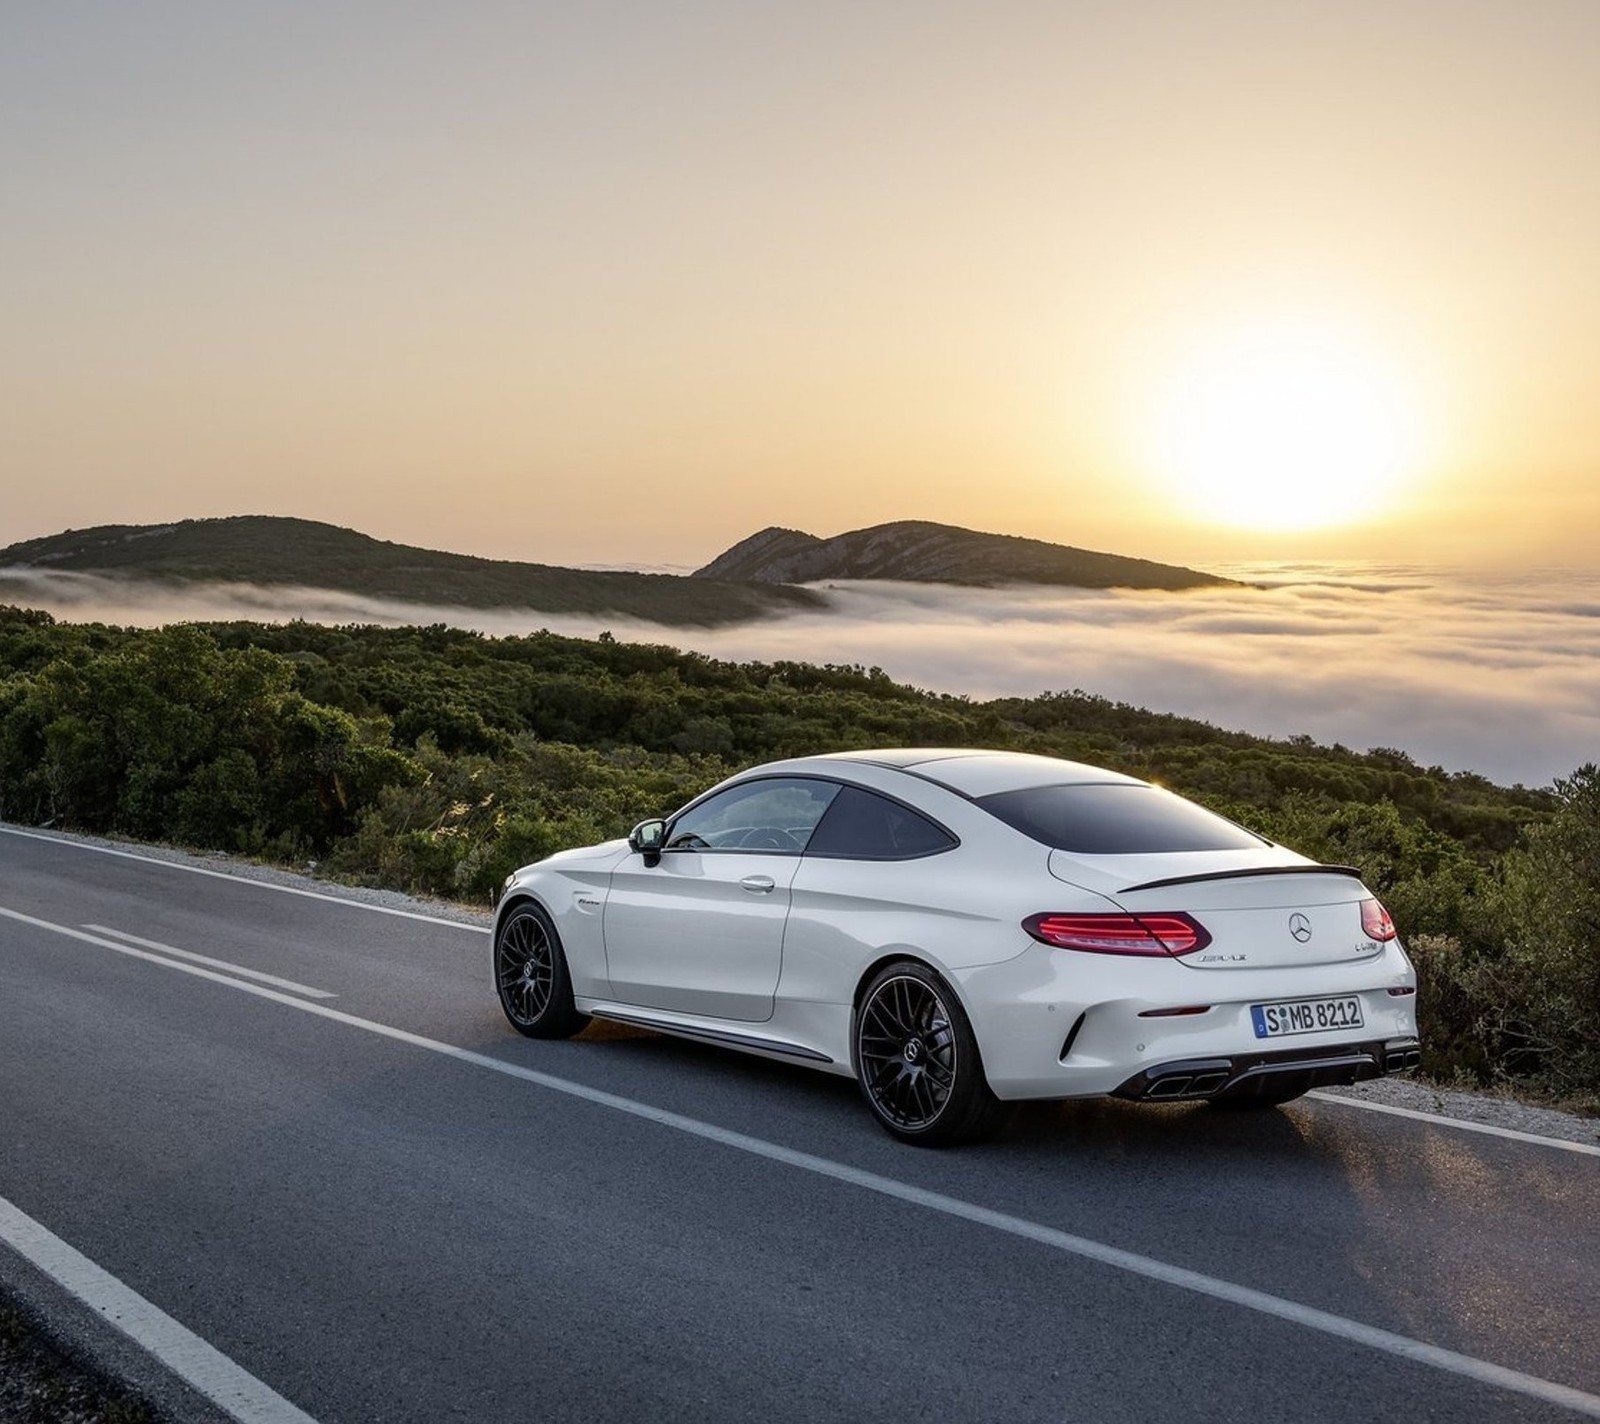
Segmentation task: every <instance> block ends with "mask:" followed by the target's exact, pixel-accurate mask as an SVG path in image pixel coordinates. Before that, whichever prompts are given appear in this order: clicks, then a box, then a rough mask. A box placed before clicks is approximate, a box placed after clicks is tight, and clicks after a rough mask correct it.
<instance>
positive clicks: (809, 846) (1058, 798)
mask: <svg viewBox="0 0 1600 1424" xmlns="http://www.w3.org/2000/svg"><path fill="white" fill-rule="evenodd" d="M494 976H495V986H496V988H497V989H498V991H499V995H500V1003H501V1006H502V1008H503V1009H504V1010H505V1014H506V1017H507V1018H508V1019H509V1020H510V1021H511V1024H512V1026H513V1027H514V1028H516V1029H517V1030H518V1031H519V1032H521V1033H524V1034H527V1035H529V1036H530V1037H533V1038H564V1037H568V1036H570V1035H572V1034H574V1033H577V1032H578V1031H579V1030H580V1029H582V1028H583V1026H584V1025H585V1024H587V1023H588V1021H589V1019H590V1018H591V1017H595V1018H604V1019H613V1020H617V1021H619V1022H622V1023H626V1024H636V1025H643V1026H646V1027H648V1028H652V1029H658V1030H660V1031H661V1032H663V1033H668V1034H679V1035H682V1036H684V1037H686V1038H693V1039H699V1040H702V1041H705V1042H710V1043H717V1044H725V1045H727V1046H728V1047H730V1048H737V1049H742V1050H745V1051H747V1052H751V1053H759V1054H762V1055H764V1056H767V1057H771V1058H779V1059H784V1060H786V1061H790V1062H794V1063H800V1064H805V1065H807V1066H809V1067H814V1068H820V1069H823V1070H824V1071H826V1072H829V1073H838V1074H849V1075H853V1076H854V1077H855V1078H856V1080H857V1082H858V1083H859V1084H860V1086H861V1091H862V1094H863V1095H864V1096H865V1098H866V1100H867V1103H868V1105H869V1106H870V1107H871V1109H872V1112H873V1113H874V1115H875V1116H876V1117H877V1119H878V1121H879V1122H880V1123H881V1124H882V1125H883V1127H884V1128H886V1129H887V1130H888V1131H889V1132H890V1133H892V1134H893V1135H894V1136H895V1137H898V1138H901V1139H903V1140H904V1141H907V1142H914V1143H923V1144H928V1145H935V1144H945V1143H956V1142H966V1141H972V1140H975V1139H978V1138H981V1137H984V1136H986V1135H988V1134H989V1133H991V1132H993V1131H994V1130H995V1129H996V1128H997V1127H998V1126H999V1125H1000V1123H1001V1122H1002V1121H1003V1118H1004V1115H1005V1111H1006V1109H1007V1106H1008V1105H1009V1104H1011V1103H1013V1102H1016V1101H1018V1100H1021V1099H1027V1098H1076V1097H1088V1096H1097V1095H1100V1094H1108V1093H1109V1094H1114V1095H1115V1096H1117V1097H1122V1098H1133V1099H1139V1100H1144V1101H1155V1102H1187V1101H1190V1100H1195V1099H1209V1100H1212V1101H1215V1102H1218V1103H1225V1104H1237V1105H1240V1106H1270V1105H1274V1104H1278V1103H1283V1102H1287V1101H1288V1100H1290V1099H1291V1098H1296V1097H1299V1096H1300V1095H1301V1094H1302V1093H1304V1092H1306V1091H1307V1090H1308V1089H1309V1088H1312V1087H1315V1086H1318V1085H1322V1084H1332V1083H1351V1082H1355V1081H1358V1080H1360V1079H1364V1078H1377V1077H1381V1076H1382V1075H1383V1074H1385V1073H1391V1072H1395V1071H1397V1070H1399V1069H1403V1068H1408V1067H1411V1066H1413V1065H1414V1064H1415V1063H1416V1062H1417V1058H1418V1053H1419V1044H1418V1040H1417V1036H1416V1034H1417V1025H1416V983H1417V981H1416V974H1415V972H1414V971H1413V969H1412V967H1411V964H1410V962H1409V961H1408V960H1407V958H1406V956H1405V952H1404V950H1403V949H1402V948H1401V946H1400V941H1399V940H1398V938H1396V935H1395V928H1394V925H1393V923H1392V922H1391V921H1390V919H1389V915H1388V912H1387V911H1385V910H1384V908H1383V906H1382V905H1381V904H1379V902H1378V901H1377V899H1376V898H1374V896H1373V895H1372V893H1371V891H1369V890H1368V889H1367V888H1366V887H1365V886H1364V885H1363V884H1362V883H1361V880H1360V877H1359V876H1358V874H1357V873H1356V872H1355V871H1353V870H1351V869H1349V868H1347V867H1344V866H1336V865H1318V864H1316V863H1315V862H1313V861H1309V860H1307V859H1306V858H1305V857H1304V856H1300V855H1297V854H1295V852H1293V851H1291V850H1287V849H1285V848H1284V847H1283V846H1280V845H1276V844H1274V843H1273V842H1271V841H1269V840H1265V839H1264V838H1262V837H1261V836H1258V835H1255V834H1253V833H1252V832H1250V831H1247V830H1245V829H1244V828H1243V827H1241V826H1238V825H1236V824H1234V823H1233V822H1232V821H1228V820H1224V819H1223V818H1222V817H1220V816H1216V815H1213V814H1212V813H1211V812H1209V811H1206V810H1203V809H1202V808H1201V807H1199V806H1196V805H1195V804H1194V803H1193V802H1191V801H1186V800H1184V799H1183V798H1182V797H1179V796H1175V795H1173V794H1171V793H1170V792H1167V791H1163V790H1161V789H1160V788H1158V787H1156V786H1152V785H1150V784H1149V783H1148V782H1143V781H1139V780H1136V779H1135V778H1133V777H1131V776H1122V775H1119V774H1117V773H1116V772H1110V771H1103V770H1100V769H1099V768H1096V767H1092V766H1085V765H1081V764H1079V763H1076V762H1069V761H1058V760H1056V759H1054V758H1052V757H1041V756H1025V755H1019V754H1015V753H1010V752H992V751H959V750H905V749H898V750H893V751H873V752H847V753H843V754H840V755H837V756H815V757H803V758H799V759H796V760H793V761H781V762H773V763H770V764H768V765H766V766H758V767H754V768H752V769H751V770H749V771H745V772H741V773H740V774H739V775H737V776H733V777H730V778H729V779H728V780H726V781H724V782H722V783H720V784H719V785H717V786H714V787H712V788H711V789H710V790H709V791H707V792H706V793H705V794H704V795H702V796H700V797H699V798H697V799H696V800H694V801H691V802H690V803H689V804H688V805H687V806H685V807H684V808H683V809H682V810H680V811H678V812H676V813H675V814H674V815H672V816H669V817H667V818H666V819H665V820H651V821H645V822H643V823H641V824H640V825H639V826H637V827H635V828H634V831H633V833H632V834H631V835H630V836H629V837H628V839H627V840H626V841H620V840H618V841H608V842H607V843H606V844H604V845H597V846H588V847H585V848H583V849H581V850H568V851H562V852H561V853H559V854H557V855H552V856H550V857H548V858H547V859H545V860H541V861H539V862H537V863H536V864H534V865H529V866H525V867H524V868H523V869H521V870H518V871H517V872H516V873H515V874H513V875H511V876H510V877H509V878H508V879H507V880H506V884H505V890H504V893H503V894H502V896H501V898H500V903H499V906H498V909H497V911H496V915H495V924H494Z"/></svg>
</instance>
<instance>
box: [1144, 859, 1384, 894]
mask: <svg viewBox="0 0 1600 1424" xmlns="http://www.w3.org/2000/svg"><path fill="white" fill-rule="evenodd" d="M1252 875H1349V876H1351V877H1353V878H1354V879H1356V880H1359V879H1361V872H1360V871H1359V870H1357V869H1356V868H1355V866H1353V865H1258V866H1255V867H1252V868H1246V869H1243V870H1207V871H1203V872H1202V873H1201V874H1199V875H1173V876H1169V877H1168V878H1167V879H1165V880H1146V881H1144V882H1143V883H1142V884H1139V885H1124V886H1123V887H1122V889H1120V890H1119V891H1117V894H1119V895H1128V894H1131V893H1132V892H1133V891H1135V890H1163V889H1165V888H1166V887H1167V886H1168V885H1195V884H1198V883H1199V882H1200V881H1202V880H1241V879H1244V878H1245V877H1247V876H1252Z"/></svg>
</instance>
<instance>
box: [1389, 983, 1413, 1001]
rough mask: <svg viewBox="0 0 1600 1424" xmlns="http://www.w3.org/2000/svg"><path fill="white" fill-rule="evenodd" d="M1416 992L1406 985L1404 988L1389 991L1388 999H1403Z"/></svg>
mask: <svg viewBox="0 0 1600 1424" xmlns="http://www.w3.org/2000/svg"><path fill="white" fill-rule="evenodd" d="M1416 992H1417V991H1416V990H1415V989H1413V988H1411V987H1410V986H1409V985H1408V986H1406V987H1404V988H1400V989H1391V990H1389V997H1390V998H1391V999H1403V998H1405V996H1406V995H1407V994H1415V993H1416Z"/></svg>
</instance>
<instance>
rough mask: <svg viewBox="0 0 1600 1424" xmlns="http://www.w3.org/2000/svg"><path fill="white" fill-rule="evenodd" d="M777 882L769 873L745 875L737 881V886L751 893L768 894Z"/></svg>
mask: <svg viewBox="0 0 1600 1424" xmlns="http://www.w3.org/2000/svg"><path fill="white" fill-rule="evenodd" d="M777 883H778V882H777V881H775V880H774V879H773V878H772V877H771V876H770V875H747V876H745V878H744V879H743V880H741V881H740V882H739V888H740V889H742V890H748V891H749V892H750V893H751V894H752V895H770V894H771V893H772V890H773V887H774V886H775V885H776V884H777Z"/></svg>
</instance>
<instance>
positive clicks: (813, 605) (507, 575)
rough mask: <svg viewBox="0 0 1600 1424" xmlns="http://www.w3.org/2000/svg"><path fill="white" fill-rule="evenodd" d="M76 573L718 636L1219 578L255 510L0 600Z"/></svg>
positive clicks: (123, 542)
mask: <svg viewBox="0 0 1600 1424" xmlns="http://www.w3.org/2000/svg"><path fill="white" fill-rule="evenodd" d="M40 572H43V573H63V574H75V573H76V574H89V575H95V576H98V577H102V578H113V579H122V580H126V581H129V582H143V583H147V584H148V583H154V584H158V585H164V586H167V587H173V586H178V587H181V586H183V585H188V584H203V583H213V584H223V585H228V584H245V585H254V586H259V587H274V586H276V587H286V586H298V587H305V588H319V589H326V590H332V591H335V592H341V593H349V594H356V595H360V596H366V597H371V598H382V599H386V600H391V601H397V602H403V603H414V604H417V605H420V606H423V607H426V606H429V605H432V606H447V605H448V606H457V607H466V608H516V609H527V610H529V611H532V612H541V613H551V614H585V615H613V616H616V617H619V618H634V619H639V620H642V621H646V622H651V623H657V624H661V625H665V626H669V627H692V626H698V627H716V626H722V625H727V624H734V623H742V622H750V621H754V620H757V619H765V618H774V617H782V616H784V615H786V614H793V613H801V612H823V611H825V610H826V609H827V608H828V607H829V602H828V599H827V596H826V595H825V594H824V593H822V592H819V591H818V590H816V589H814V588H807V587H802V586H800V585H804V584H809V583H819V582H825V581H828V580H845V579H890V580H899V581H905V582H915V583H942V584H949V585H955V586H966V587H994V586H998V585H1003V584H1017V583H1035V584H1049V585H1055V586H1058V587H1061V586H1065V587H1078V588H1138V589H1184V588H1196V587H1203V586H1206V585H1212V584H1226V583H1228V582H1230V581H1229V580H1227V579H1222V578H1219V577H1217V576H1216V575H1213V574H1206V573H1200V572H1198V571H1196V570H1194V569H1185V568H1180V567H1178V566H1175V565H1170V564H1159V563H1155V562H1153V561H1151V560H1148V559H1136V558H1131V557H1128V556H1125V555H1120V554H1104V553H1097V552H1094V551H1091V550H1084V549H1074V548H1072V547H1070V546H1068V545H1063V544H1050V543H1046V542H1045V541H1044V540H1040V539H1028V538H1024V537H1021V536H1017V535H1009V534H984V533H979V532H977V531H974V530H970V529H962V528H959V527H957V526H955V525H947V524H936V523H933V522H931V521H928V520H901V521H898V522H895V523H890V524H881V525H875V526H873V527H871V528H867V529H857V530H851V531H849V532H848V533H845V534H840V535H835V536H834V537H833V538H831V539H823V538H819V537H817V536H816V535H814V534H807V533H805V532H803V531H801V530H797V529H784V528H781V527H779V526H776V525H773V526H769V527H768V528H766V529H762V530H758V531H757V532H756V533H755V534H752V535H750V536H749V537H748V538H746V539H743V540H741V541H740V542H739V543H737V544H735V545H734V546H733V547H732V548H730V549H728V550H726V551H724V552H723V553H722V554H720V555H719V556H718V557H717V558H715V559H713V560H712V561H711V562H710V563H709V564H707V565H705V566H704V567H703V568H701V569H698V570H696V571H695V572H694V573H693V574H690V575H680V574H666V573H642V572H633V571H623V570H607V569H578V568H569V567H562V566H560V565H553V564H535V563H522V562H517V561H514V560H506V559H488V558H482V557H479V556H477V555H472V554H454V553H449V552H445V551H442V550H435V549H424V548H420V547H417V546H415V545H410V544H399V543H394V542H391V541H389V540H385V539H376V538H373V537H372V536H371V535H368V534H363V533H361V532H359V531H358V530H354V529H348V528H344V527H341V526H339V525H334V524H326V523H322V522H320V521H317V520H311V519H297V518H293V517H289V516H279V515H265V514H241V515H231V516H227V517H224V518H216V519H183V520H177V521H175V522H171V523H164V524H102V525H96V526H93V527H91V528H87V529H68V530H64V531H63V532H61V533H59V534H52V535H47V536H44V537H42V538H36V539H28V540H23V541H21V542H18V543H15V544H12V545H10V546H9V547H7V548H4V549H0V602H8V601H14V600H15V599H16V598H18V597H21V598H23V599H25V598H26V597H27V588H28V584H27V581H26V577H25V576H26V575H28V574H37V573H40Z"/></svg>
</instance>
